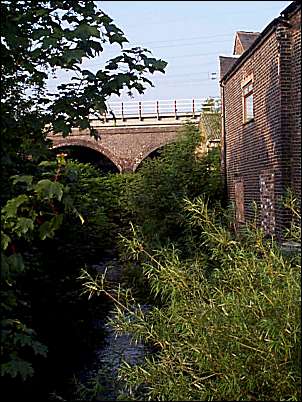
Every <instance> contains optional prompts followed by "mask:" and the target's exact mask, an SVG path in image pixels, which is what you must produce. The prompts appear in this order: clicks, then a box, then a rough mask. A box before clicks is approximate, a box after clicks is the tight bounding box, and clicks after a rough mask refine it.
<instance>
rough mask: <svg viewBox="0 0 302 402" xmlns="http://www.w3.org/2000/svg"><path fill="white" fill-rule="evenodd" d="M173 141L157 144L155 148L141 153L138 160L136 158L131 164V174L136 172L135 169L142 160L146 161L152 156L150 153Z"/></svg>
mask: <svg viewBox="0 0 302 402" xmlns="http://www.w3.org/2000/svg"><path fill="white" fill-rule="evenodd" d="M174 141H175V139H170V140H169V141H166V142H163V143H162V144H158V145H156V146H153V147H150V148H148V149H147V150H145V152H144V153H141V154H140V155H139V158H136V160H135V162H134V164H133V172H135V171H136V169H137V168H138V166H139V165H140V164H141V163H142V161H143V160H144V159H146V158H147V157H148V156H149V155H150V154H152V152H154V151H156V150H157V149H160V148H163V147H164V146H165V145H168V144H171V143H172V142H174Z"/></svg>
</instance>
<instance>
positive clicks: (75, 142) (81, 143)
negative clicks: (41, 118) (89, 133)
mask: <svg viewBox="0 0 302 402" xmlns="http://www.w3.org/2000/svg"><path fill="white" fill-rule="evenodd" d="M71 146H76V147H84V148H89V149H92V150H94V151H96V152H98V153H100V154H102V155H104V156H106V157H107V158H108V159H109V160H110V161H111V162H112V163H113V164H114V165H115V166H116V168H117V169H118V170H119V172H120V173H121V172H122V167H121V165H120V163H119V161H118V159H117V158H116V157H115V156H114V154H113V153H112V152H111V151H110V150H109V149H107V148H106V147H104V145H103V144H99V143H97V141H95V142H92V140H90V141H89V140H85V139H80V138H75V137H71V136H69V137H66V138H62V139H59V140H57V141H56V142H55V143H54V144H53V145H52V147H51V149H57V148H62V147H71Z"/></svg>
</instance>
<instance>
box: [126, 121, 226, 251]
mask: <svg viewBox="0 0 302 402" xmlns="http://www.w3.org/2000/svg"><path fill="white" fill-rule="evenodd" d="M199 141H200V136H199V131H198V128H196V127H195V126H194V125H193V124H191V123H188V124H186V125H184V126H183V127H182V129H181V130H180V133H179V138H178V140H177V141H176V142H174V143H171V144H168V145H167V146H165V147H164V148H163V149H162V151H161V152H160V155H159V157H157V158H155V159H149V160H146V161H144V162H143V164H142V167H141V168H140V169H139V170H138V172H137V178H136V180H135V181H134V186H133V187H132V188H131V189H130V190H129V203H130V205H129V208H130V209H131V210H132V211H133V215H134V216H135V218H134V221H133V222H134V223H136V224H137V225H139V226H140V227H141V228H142V232H143V234H144V235H145V236H146V239H148V241H149V242H150V243H151V244H153V245H154V244H159V243H161V242H165V243H168V242H169V240H173V241H177V240H179V239H180V238H181V236H182V233H183V230H184V229H183V226H184V225H185V222H184V219H183V214H182V204H183V198H184V197H186V196H187V197H189V198H194V197H196V196H198V195H201V194H206V195H207V197H208V198H209V200H210V202H211V203H213V202H215V200H219V199H220V197H221V194H222V192H221V184H220V171H219V150H218V149H213V150H211V151H210V152H209V154H208V155H207V156H205V157H204V156H203V157H201V158H197V157H196V155H195V150H196V146H197V145H198V144H199Z"/></svg>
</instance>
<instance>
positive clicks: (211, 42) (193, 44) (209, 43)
mask: <svg viewBox="0 0 302 402" xmlns="http://www.w3.org/2000/svg"><path fill="white" fill-rule="evenodd" d="M226 42H230V39H228V40H220V41H210V42H203V41H202V42H197V43H181V44H179V43H178V44H176V45H166V46H152V49H164V48H170V47H179V48H182V47H184V46H196V45H202V44H205V45H212V44H214V43H226Z"/></svg>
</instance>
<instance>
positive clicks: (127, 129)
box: [48, 99, 219, 172]
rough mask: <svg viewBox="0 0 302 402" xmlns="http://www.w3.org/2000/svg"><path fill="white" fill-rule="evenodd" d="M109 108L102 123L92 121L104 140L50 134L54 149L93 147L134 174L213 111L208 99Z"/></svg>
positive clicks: (86, 135) (83, 134) (115, 104)
mask: <svg viewBox="0 0 302 402" xmlns="http://www.w3.org/2000/svg"><path fill="white" fill-rule="evenodd" d="M107 107H108V110H109V113H107V114H105V115H103V119H102V120H95V119H92V120H91V125H92V126H93V127H94V128H95V129H96V130H97V131H98V132H99V134H100V139H98V140H96V139H94V138H93V137H91V136H90V135H89V132H88V130H80V129H78V128H75V129H72V133H71V134H70V135H69V136H68V137H62V135H60V134H55V135H53V134H50V135H49V137H48V138H50V139H51V140H52V144H53V146H52V148H53V149H56V148H64V147H85V148H89V149H92V150H94V151H96V152H98V153H100V154H102V155H104V156H105V157H106V158H108V159H109V160H110V161H111V162H112V163H113V164H114V165H115V166H116V168H117V169H118V170H119V171H120V172H126V171H132V172H134V171H135V170H136V168H137V167H138V166H139V164H140V163H141V162H142V161H143V160H144V159H145V158H146V157H148V156H149V155H151V154H152V153H153V152H154V151H156V150H158V149H159V148H161V147H162V146H164V145H166V144H168V143H170V142H173V141H175V140H176V138H177V136H178V130H179V128H180V126H181V125H182V124H184V123H185V122H188V121H190V122H192V123H193V124H196V125H198V124H199V122H200V117H201V112H203V115H204V114H205V113H206V114H211V113H212V112H213V107H211V106H209V105H207V101H206V99H190V100H187V99H183V100H158V101H144V102H139V101H129V102H111V103H107ZM216 137H217V136H216ZM209 142H210V145H211V146H215V145H216V144H217V143H219V138H209Z"/></svg>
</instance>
